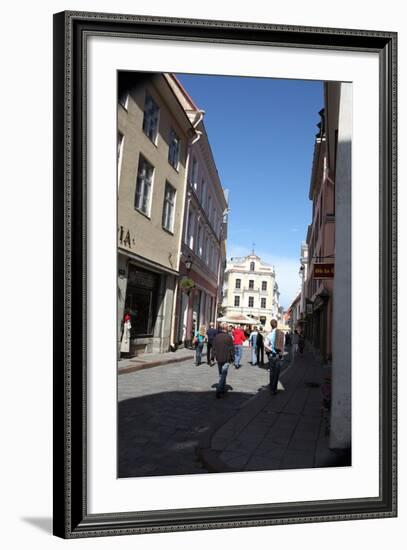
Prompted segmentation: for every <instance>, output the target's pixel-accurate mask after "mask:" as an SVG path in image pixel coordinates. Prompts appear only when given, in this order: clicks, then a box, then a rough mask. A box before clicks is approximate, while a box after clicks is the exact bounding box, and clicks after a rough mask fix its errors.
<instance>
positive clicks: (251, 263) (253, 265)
mask: <svg viewBox="0 0 407 550" xmlns="http://www.w3.org/2000/svg"><path fill="white" fill-rule="evenodd" d="M254 268H255V264H254V262H250V271H254Z"/></svg>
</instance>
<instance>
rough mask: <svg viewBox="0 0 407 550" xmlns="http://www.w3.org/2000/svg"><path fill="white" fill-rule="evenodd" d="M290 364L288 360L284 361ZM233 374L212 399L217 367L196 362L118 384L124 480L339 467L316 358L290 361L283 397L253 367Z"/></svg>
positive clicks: (246, 359)
mask: <svg viewBox="0 0 407 550" xmlns="http://www.w3.org/2000/svg"><path fill="white" fill-rule="evenodd" d="M287 357H288V356H287ZM242 365H243V366H242V368H240V369H239V370H236V369H235V368H233V367H231V368H230V369H229V374H228V379H227V387H228V392H227V394H226V396H225V397H223V398H222V399H219V400H218V399H215V388H216V384H217V381H218V375H217V373H218V371H217V367H216V366H213V367H210V366H209V365H207V364H206V363H203V364H202V365H200V366H199V367H196V366H195V365H194V363H193V356H192V355H191V359H190V360H187V361H183V362H181V363H173V364H166V365H163V366H156V367H154V368H149V369H145V370H141V371H138V372H130V373H126V374H122V375H120V376H119V377H118V379H119V382H118V384H119V386H118V393H119V395H118V397H119V446H118V450H119V477H134V476H148V475H171V474H191V473H205V472H208V471H212V472H213V471H236V470H239V471H242V470H262V469H283V468H307V467H321V466H335V465H341V464H343V463H344V460H346V457H343V456H338V455H336V454H335V453H333V452H332V451H330V450H329V449H328V438H327V435H326V422H325V420H324V418H323V416H322V412H321V403H322V396H321V392H320V385H321V383H323V377H324V368H323V367H321V366H320V365H319V364H317V363H315V360H314V358H313V356H312V354H310V353H308V354H304V356H301V357H298V358H297V359H296V360H295V362H294V363H293V364H289V362H288V360H287V359H286V360H285V362H284V366H283V369H282V373H281V384H280V390H281V391H279V392H278V394H277V395H276V396H270V393H269V391H268V389H267V387H266V386H267V384H268V371H267V370H266V369H264V368H260V367H258V366H252V365H251V364H250V363H249V350H248V349H245V351H244V356H243V362H242Z"/></svg>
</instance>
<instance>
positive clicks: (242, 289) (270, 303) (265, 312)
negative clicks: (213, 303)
mask: <svg viewBox="0 0 407 550" xmlns="http://www.w3.org/2000/svg"><path fill="white" fill-rule="evenodd" d="M222 306H223V308H224V315H225V316H228V315H233V314H236V313H242V314H244V315H248V316H250V317H253V318H254V319H256V320H257V321H258V323H259V324H262V325H264V326H265V327H266V328H267V329H268V328H269V327H270V321H271V319H273V318H274V319H277V320H280V318H281V317H282V315H281V308H280V293H279V290H278V285H277V282H276V274H275V270H274V267H273V266H271V265H269V264H266V263H265V262H263V261H262V260H261V258H260V257H259V256H256V254H254V253H252V254H250V255H248V256H245V257H241V258H231V260H230V261H229V262H228V263H227V267H226V273H225V282H224V287H223V303H222Z"/></svg>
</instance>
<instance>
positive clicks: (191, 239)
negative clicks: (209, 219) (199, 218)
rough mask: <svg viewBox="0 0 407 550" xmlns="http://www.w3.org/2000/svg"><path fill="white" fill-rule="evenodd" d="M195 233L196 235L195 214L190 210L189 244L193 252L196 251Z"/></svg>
mask: <svg viewBox="0 0 407 550" xmlns="http://www.w3.org/2000/svg"><path fill="white" fill-rule="evenodd" d="M194 233H195V213H194V212H193V210H190V211H189V219H188V235H187V244H188V246H189V248H190V249H191V250H193V249H194Z"/></svg>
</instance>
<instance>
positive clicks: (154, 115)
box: [143, 95, 160, 143]
mask: <svg viewBox="0 0 407 550" xmlns="http://www.w3.org/2000/svg"><path fill="white" fill-rule="evenodd" d="M159 116H160V109H159V107H158V105H157V103H156V102H155V101H154V99H153V98H152V97H151V96H150V95H147V96H146V101H145V104H144V119H143V132H144V133H145V134H146V136H148V137H149V138H150V139H151V141H152V142H153V143H156V141H157V134H158V119H159Z"/></svg>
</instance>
